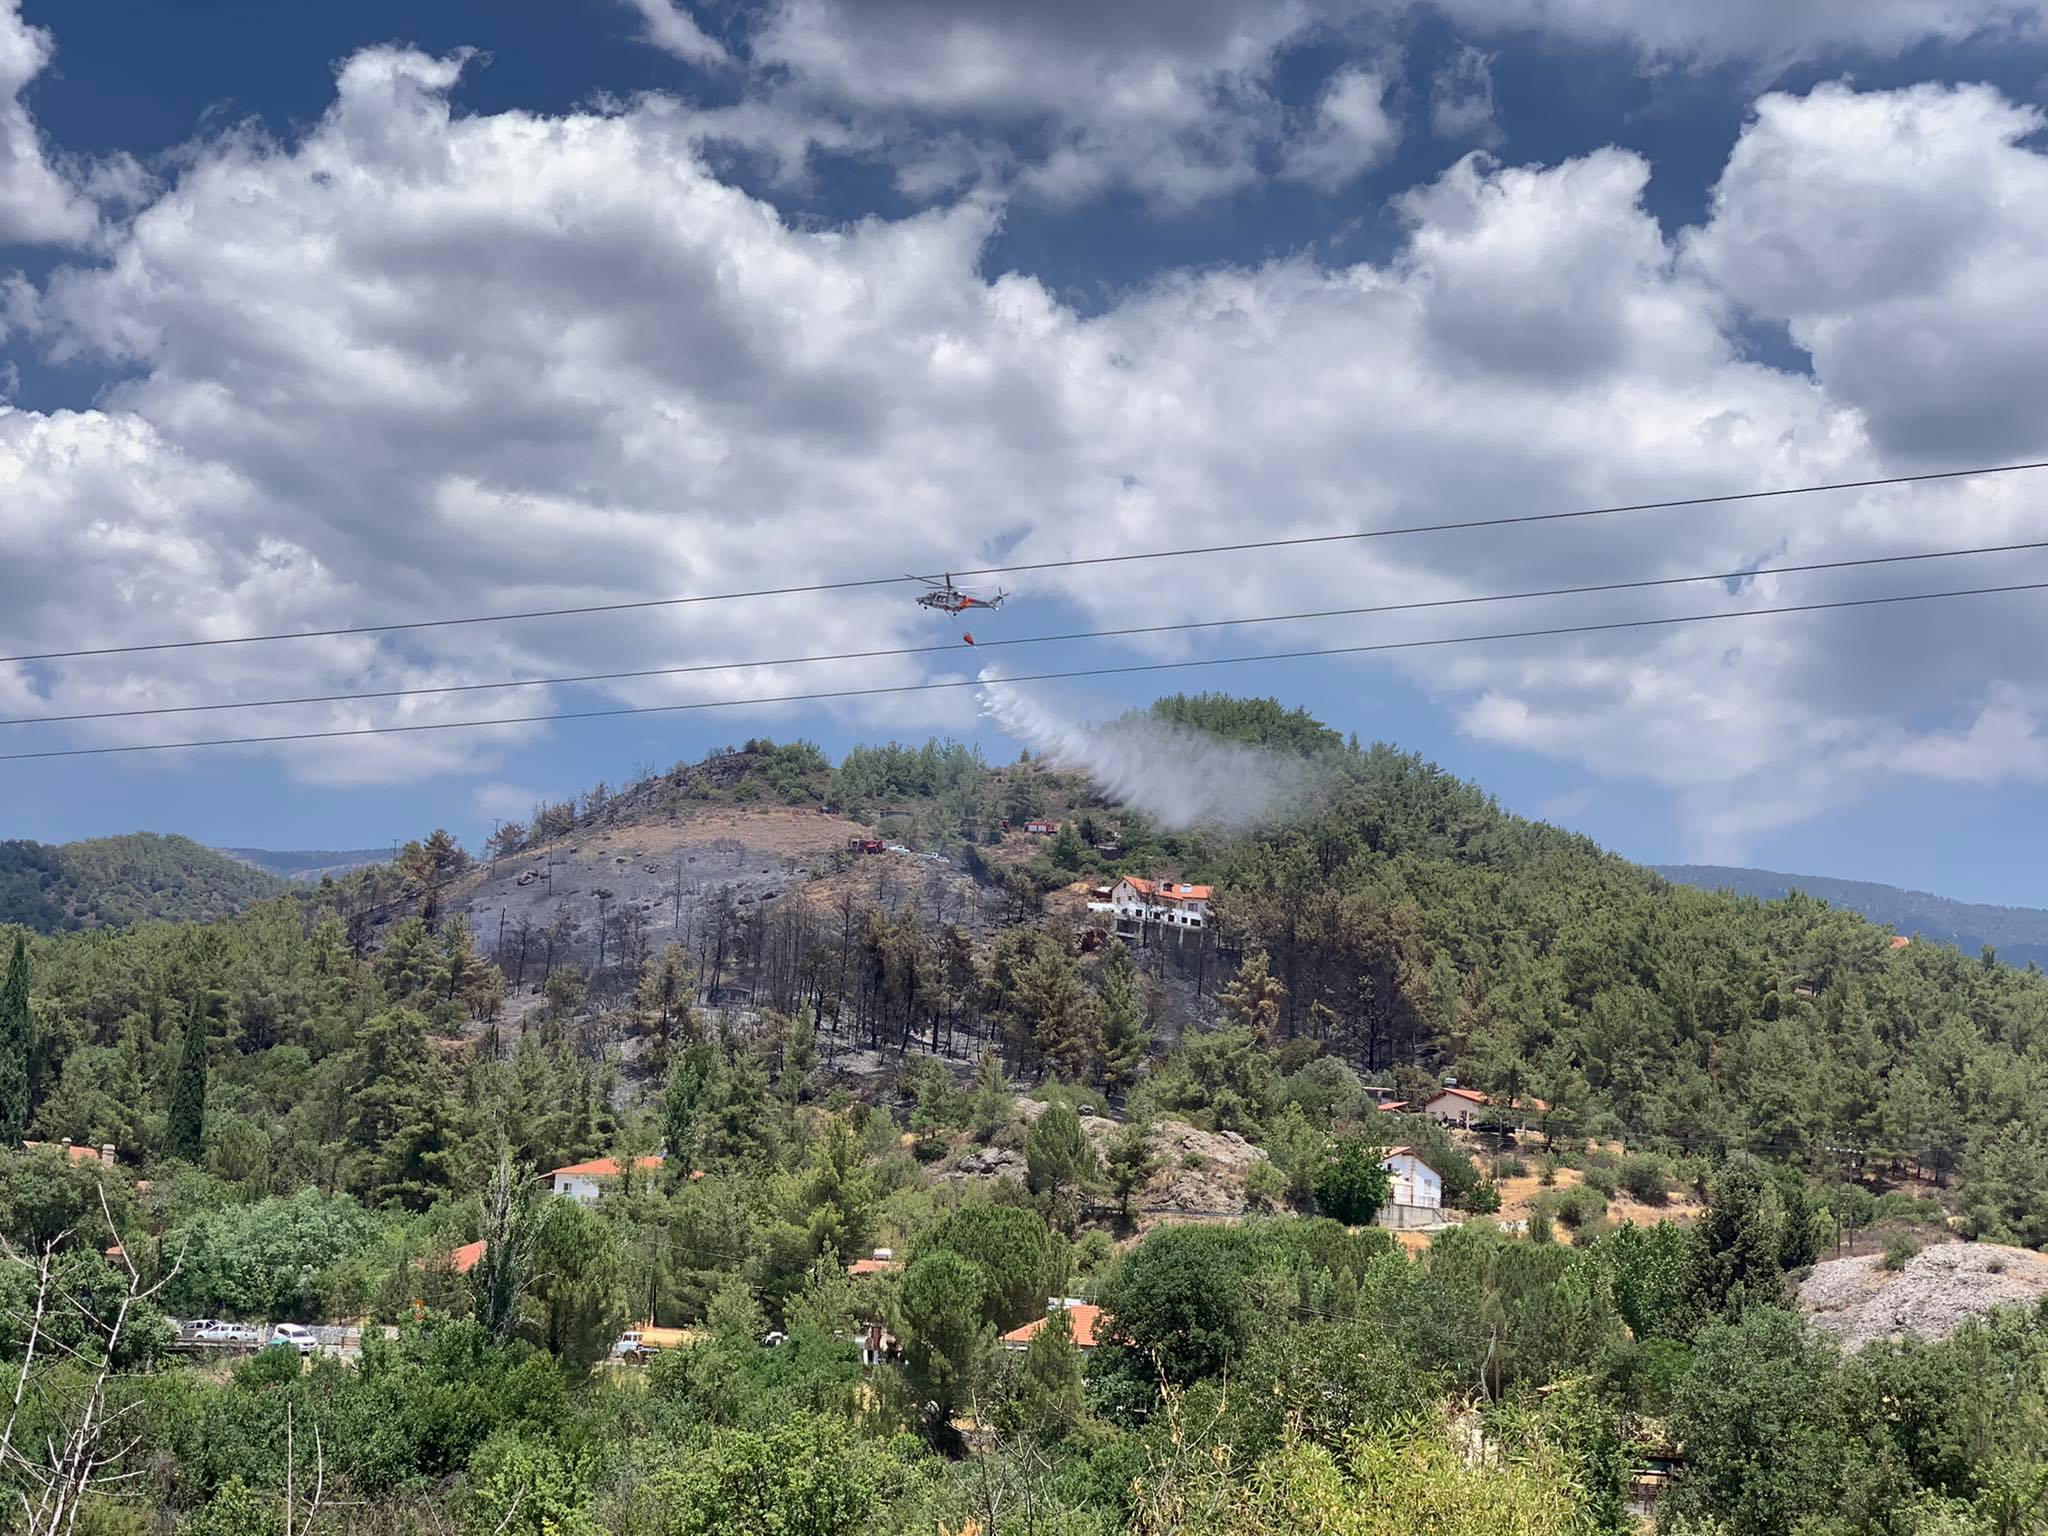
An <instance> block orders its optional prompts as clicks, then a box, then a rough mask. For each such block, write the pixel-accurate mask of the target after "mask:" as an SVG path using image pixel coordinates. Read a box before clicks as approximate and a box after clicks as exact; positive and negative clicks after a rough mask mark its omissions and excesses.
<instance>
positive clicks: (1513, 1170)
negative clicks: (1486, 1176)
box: [1500, 1152, 1529, 1179]
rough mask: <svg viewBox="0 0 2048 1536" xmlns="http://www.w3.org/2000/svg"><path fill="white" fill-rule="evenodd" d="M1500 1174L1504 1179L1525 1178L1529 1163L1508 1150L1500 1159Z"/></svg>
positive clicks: (1527, 1174) (1527, 1173)
mask: <svg viewBox="0 0 2048 1536" xmlns="http://www.w3.org/2000/svg"><path fill="white" fill-rule="evenodd" d="M1500 1176H1501V1177H1502V1178H1504V1179H1526V1178H1527V1177H1528V1176H1529V1165H1528V1164H1527V1163H1525V1162H1523V1161H1522V1160H1521V1159H1520V1158H1519V1157H1517V1156H1515V1154H1514V1153H1512V1152H1510V1153H1509V1154H1508V1155H1507V1156H1506V1157H1503V1158H1502V1159H1501V1160H1500Z"/></svg>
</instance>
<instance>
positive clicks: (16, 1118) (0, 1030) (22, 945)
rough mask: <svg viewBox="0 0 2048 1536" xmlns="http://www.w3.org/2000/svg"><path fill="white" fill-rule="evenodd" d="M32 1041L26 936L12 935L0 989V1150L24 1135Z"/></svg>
mask: <svg viewBox="0 0 2048 1536" xmlns="http://www.w3.org/2000/svg"><path fill="white" fill-rule="evenodd" d="M33 1046H34V1042H33V1040H32V1038H31V1034H30V1024H29V1017H28V936H27V935H26V934H23V933H20V932H16V934H15V935H14V955H13V958H12V959H10V960H9V961H8V962H7V984H6V986H5V988H4V989H0V1147H15V1146H18V1145H19V1143H20V1141H21V1138H22V1137H23V1136H24V1135H26V1134H27V1132H28V1112H29V1103H28V1069H29V1054H30V1052H31V1050H32V1049H33Z"/></svg>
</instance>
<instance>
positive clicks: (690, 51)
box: [625, 0, 732, 65]
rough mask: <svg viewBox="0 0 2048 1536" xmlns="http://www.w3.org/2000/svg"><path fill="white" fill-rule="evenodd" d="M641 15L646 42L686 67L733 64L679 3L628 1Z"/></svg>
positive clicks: (626, 0) (716, 41) (719, 46)
mask: <svg viewBox="0 0 2048 1536" xmlns="http://www.w3.org/2000/svg"><path fill="white" fill-rule="evenodd" d="M625 3H626V4H627V5H630V6H631V7H632V8H633V9H634V10H636V11H638V12H639V13H640V19H641V22H642V23H643V24H644V26H645V28H646V32H645V36H646V38H647V41H648V42H650V43H652V44H653V45H654V46H655V47H657V48H659V49H661V50H662V52H664V53H672V54H674V55H675V56H676V57H677V58H679V59H681V60H683V61H684V62H685V63H687V64H706V65H723V64H729V63H731V62H732V55H731V54H729V53H727V52H726V51H725V48H724V46H723V45H722V44H720V43H719V42H718V40H717V39H715V38H713V37H711V36H710V35H709V34H707V33H706V32H705V30H704V29H703V27H701V26H699V25H698V23H697V18H696V17H695V16H693V15H691V14H690V12H689V9H688V8H687V7H686V6H684V5H683V4H681V3H680V0H625Z"/></svg>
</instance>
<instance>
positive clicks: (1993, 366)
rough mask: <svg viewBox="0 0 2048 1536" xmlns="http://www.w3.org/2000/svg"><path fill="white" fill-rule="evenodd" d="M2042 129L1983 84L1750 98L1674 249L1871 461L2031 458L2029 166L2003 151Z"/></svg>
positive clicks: (2042, 208)
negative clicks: (1769, 324) (1707, 192)
mask: <svg viewBox="0 0 2048 1536" xmlns="http://www.w3.org/2000/svg"><path fill="white" fill-rule="evenodd" d="M2044 123H2048V118H2044V117H2043V115H2042V114H2041V113H2040V112H2039V111H2037V110H2035V109H2034V108H2032V107H2020V106H2015V105H2014V104H2012V103H2010V102H2008V101H2006V100H2005V99H2004V98H2003V97H2002V96H2000V95H1999V94H1998V93H1997V92H1996V91H1994V90H1992V89H1991V88H1990V87H1989V86H1958V87H1944V86H1935V85H1921V86H1915V87H1913V88H1911V89H1908V90H1902V91H1889V92H1872V93H1867V94H1859V93H1857V92H1855V91H1852V90H1850V89H1849V88H1847V87H1846V86H1841V85H1826V86H1822V87H1820V88H1819V89H1817V90H1815V91H1813V92H1812V93H1810V94H1809V95H1806V96H1786V95H1771V96H1766V97H1765V98H1764V99H1763V100H1762V101H1761V102H1759V103H1758V104H1757V113H1756V118H1755V121H1754V122H1752V123H1751V124H1750V125H1749V126H1748V127H1747V128H1746V129H1745V131H1744V132H1743V135H1742V137H1741V139H1740V141H1739V142H1738V143H1737V144H1736V146H1735V151H1734V153H1733V154H1732V155H1731V156H1730V158H1729V161H1728V167H1727V170H1726V171H1725V172H1724V173H1723V175H1722V177H1721V180H1720V184H1719V185H1718V186H1717V187H1716V189H1715V193H1714V215H1713V220H1712V222H1711V223H1710V224H1709V225H1708V226H1707V227H1706V228H1705V229H1704V230H1702V231H1700V232H1699V233H1698V234H1697V235H1696V237H1695V238H1694V239H1693V240H1692V241H1691V242H1690V252H1691V255H1692V257H1693V259H1694V260H1695V261H1696V262H1697V263H1698V265H1699V267H1700V269H1701V270H1702V271H1703V272H1704V273H1706V274H1707V275H1708V276H1709V277H1710V278H1711V279H1712V280H1713V281H1714V282H1716V283H1717V284H1719V285H1720V286H1721V287H1722V288H1724V289H1725V290H1726V291H1727V292H1728V293H1729V294H1730V295H1731V296H1732V297H1733V298H1735V299H1736V300H1738V301H1739V302H1741V303H1742V304H1744V305H1745V306H1747V307H1748V308H1749V309H1750V310H1752V311H1753V312H1755V313H1756V314H1758V315H1760V316H1763V317H1765V318H1768V319H1772V320H1781V321H1783V322H1785V323H1786V324H1787V325H1788V326H1789V328H1790V331H1791V335H1792V338H1793V340H1795V341H1796V342H1798V343H1799V345H1800V346H1802V347H1804V348H1805V349H1806V350H1807V351H1808V352H1810V353H1811V354H1812V356H1813V363H1814V371H1815V373H1816V374H1817V375H1818V376H1819V377H1820V378H1821V379H1822V380H1823V381H1824V382H1825V383H1826V385H1827V387H1828V389H1829V391H1830V393H1831V394H1833V395H1834V396H1835V397H1836V398H1838V399H1841V400H1843V401H1845V402H1847V403H1849V404H1853V405H1855V406H1856V407H1858V408H1859V409H1860V410H1862V411H1863V412H1864V413H1865V415H1866V417H1867V419H1868V421H1869V424H1870V430H1871V432H1872V434H1873V435H1874V436H1875V437H1876V438H1877V439H1878V441H1879V442H1880V443H1881V444H1883V445H1884V446H1885V447H1886V448H1887V449H1889V450H1891V451H1894V452H1896V453H1899V454H1905V455H1923V456H1943V455H1950V456H1952V455H1955V454H1959V453H1960V454H1963V455H1966V456H1970V457H1984V456H1990V457H1998V456H2001V455H2006V454H2014V455H2019V456H2026V457H2034V456H2038V453H2039V451H2040V449H2041V445H2042V435H2041V424H2040V411H2039V409H2038V405H2037V402H2038V400H2039V398H2040V395H2041V392H2042V390H2043V389H2044V388H2048V262H2044V261H2043V259H2042V252H2043V251H2044V250H2048V154H2043V153H2041V152H2040V151H2039V150H2036V149H2031V148H2028V147H2026V146H2025V144H2024V142H2023V141H2025V140H2026V139H2027V138H2028V137H2029V136H2030V135H2033V134H2035V133H2037V132H2038V131H2039V130H2040V129H2041V128H2042V127H2043V125H2044Z"/></svg>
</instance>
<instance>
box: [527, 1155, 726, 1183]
mask: <svg viewBox="0 0 2048 1536" xmlns="http://www.w3.org/2000/svg"><path fill="white" fill-rule="evenodd" d="M661 1163H662V1157H661V1154H660V1153H659V1152H650V1153H649V1154H648V1155H647V1156H645V1157H636V1158H634V1159H633V1166H634V1167H635V1168H642V1169H650V1168H659V1167H660V1166H661ZM618 1176H619V1160H618V1159H617V1158H616V1157H593V1158H591V1159H590V1160H589V1161H588V1162H582V1163H570V1164H569V1165H568V1166H567V1167H564V1168H554V1169H550V1170H549V1172H548V1177H549V1178H554V1179H559V1178H563V1177H569V1178H585V1179H616V1178H617V1177H618ZM690 1177H692V1178H696V1177H697V1175H696V1174H694V1173H693V1174H691V1175H690Z"/></svg>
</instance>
